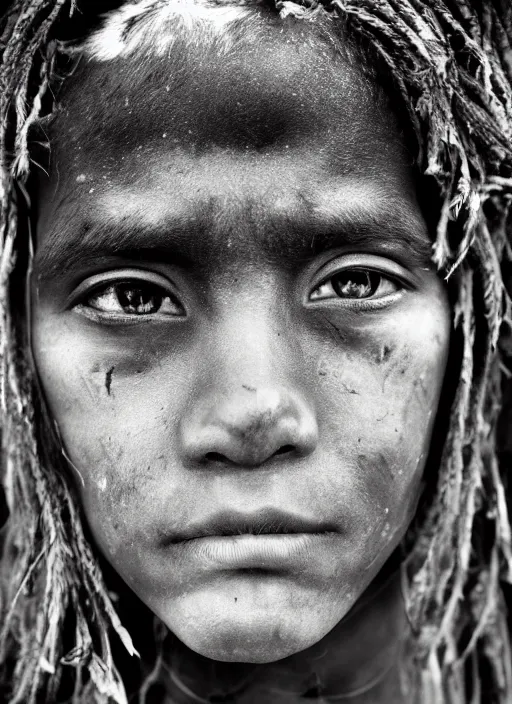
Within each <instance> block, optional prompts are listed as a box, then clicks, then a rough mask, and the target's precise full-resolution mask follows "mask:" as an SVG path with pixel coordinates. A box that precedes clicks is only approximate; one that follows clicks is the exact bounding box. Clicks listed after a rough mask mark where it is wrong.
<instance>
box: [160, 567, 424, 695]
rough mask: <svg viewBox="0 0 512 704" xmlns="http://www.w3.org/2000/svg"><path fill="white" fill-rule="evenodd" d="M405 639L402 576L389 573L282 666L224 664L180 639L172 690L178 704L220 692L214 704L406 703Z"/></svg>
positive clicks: (172, 655) (171, 655) (172, 663)
mask: <svg viewBox="0 0 512 704" xmlns="http://www.w3.org/2000/svg"><path fill="white" fill-rule="evenodd" d="M405 634H406V619H405V613H404V607H403V601H402V596H401V590H400V574H399V572H394V573H393V574H391V575H389V573H388V575H387V576H382V577H381V579H380V580H377V581H376V582H375V583H374V584H372V585H371V586H370V587H369V588H368V590H367V591H366V592H365V594H364V595H363V596H362V597H361V599H360V600H359V601H358V603H357V604H356V605H355V606H354V608H353V609H352V610H351V611H350V612H349V614H347V616H346V617H345V618H344V619H343V620H342V621H340V623H339V624H338V625H337V626H336V627H335V628H334V629H333V630H332V631H331V632H330V633H328V634H327V635H326V636H325V637H324V638H323V639H322V640H321V641H319V642H318V643H316V644H315V645H314V646H313V647H311V648H308V649H307V650H304V651H302V652H300V653H296V654H295V655H293V656H291V657H288V658H285V659H284V660H280V661H278V662H273V663H267V664H264V665H252V664H247V663H225V662H217V661H213V660H210V659H208V658H204V657H202V656H200V655H198V654H197V653H194V652H193V651H191V650H189V649H188V648H187V647H186V646H185V645H183V644H182V643H180V642H179V641H177V640H176V639H174V642H173V644H172V647H171V648H170V649H169V652H168V653H167V656H168V662H169V665H168V666H167V667H166V673H167V674H166V677H168V683H167V685H168V686H167V687H166V689H167V690H168V691H169V692H172V696H173V701H175V702H179V704H191V703H192V702H200V701H201V700H204V701H209V697H210V696H211V695H213V694H215V695H216V698H215V701H219V702H221V701H226V702H227V701H230V702H236V703H237V704H253V703H256V702H261V701H265V702H268V704H281V703H283V704H284V703H285V702H286V704H291V702H295V701H297V702H298V701H299V700H301V698H303V697H306V698H310V699H313V700H314V699H315V698H316V699H317V701H318V700H321V701H324V702H330V701H333V702H334V701H336V700H337V699H339V701H340V702H344V701H347V702H349V703H350V704H363V703H364V704H373V703H375V704H377V702H383V701H393V702H394V703H395V704H399V703H400V702H401V701H406V700H405V699H403V695H402V694H401V693H400V682H399V675H400V673H399V660H400V649H401V644H402V642H403V639H404V635H405ZM187 690H188V692H189V693H190V694H188V693H187ZM294 695H295V696H294ZM409 701H410V700H409Z"/></svg>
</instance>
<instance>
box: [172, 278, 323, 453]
mask: <svg viewBox="0 0 512 704" xmlns="http://www.w3.org/2000/svg"><path fill="white" fill-rule="evenodd" d="M225 308H226V310H222V307H221V310H220V312H219V319H218V321H217V323H216V324H215V325H213V326H212V328H214V329H212V331H211V335H210V337H209V343H208V348H209V354H208V355H205V365H204V370H203V375H202V380H203V383H202V384H201V387H200V389H198V391H197V393H196V395H195V397H194V399H193V402H192V404H191V406H190V408H189V409H188V412H187V414H186V416H185V417H184V419H183V420H182V424H181V437H182V447H183V453H184V455H185V459H186V460H188V461H193V462H202V463H204V462H205V461H206V462H208V461H217V462H219V461H220V462H225V463H227V464H238V465H244V466H257V465H260V464H262V463H264V462H266V461H267V460H269V459H270V458H272V457H274V456H275V455H277V454H283V453H287V454H295V455H300V456H303V455H306V454H309V453H310V452H311V451H313V449H314V447H315V446H316V442H317V435H318V429H317V423H316V414H315V408H314V403H313V399H312V398H310V397H309V394H308V392H307V384H306V383H305V379H306V374H305V370H301V369H299V368H298V367H300V366H301V360H300V355H298V353H297V349H296V346H295V348H294V345H293V344H292V343H291V340H290V339H289V335H288V334H287V328H286V326H287V325H288V324H289V322H288V321H287V319H286V318H285V314H284V313H283V312H282V311H284V310H285V307H281V306H279V305H278V303H277V302H276V301H274V300H272V296H271V295H269V292H268V290H267V291H266V292H264V293H263V292H262V295H261V297H259V298H258V299H257V300H255V298H254V296H249V297H246V296H245V295H241V296H239V297H237V301H236V303H232V304H231V305H230V304H229V302H227V303H226V306H225ZM302 364H303V361H302Z"/></svg>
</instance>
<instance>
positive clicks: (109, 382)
mask: <svg viewBox="0 0 512 704" xmlns="http://www.w3.org/2000/svg"><path fill="white" fill-rule="evenodd" d="M114 369H115V367H110V369H109V370H108V371H107V373H106V374H105V388H106V390H107V394H108V395H109V396H110V390H111V388H112V374H113V373H114Z"/></svg>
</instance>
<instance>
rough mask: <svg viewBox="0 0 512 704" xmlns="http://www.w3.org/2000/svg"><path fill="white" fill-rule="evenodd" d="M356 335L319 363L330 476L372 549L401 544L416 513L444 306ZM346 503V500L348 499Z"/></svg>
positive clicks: (434, 403) (435, 397)
mask: <svg viewBox="0 0 512 704" xmlns="http://www.w3.org/2000/svg"><path fill="white" fill-rule="evenodd" d="M416 320H417V317H416V316H415V315H407V316H404V317H403V318H402V319H400V318H399V317H398V316H396V320H395V321H394V322H393V324H390V325H387V326H381V328H380V329H378V328H375V329H373V330H371V331H363V332H361V333H360V334H359V335H357V336H354V337H353V338H352V339H351V340H349V341H350V344H349V345H347V347H346V348H345V349H344V350H343V351H340V349H339V348H338V349H336V350H334V349H331V350H330V352H329V354H324V355H323V357H322V359H321V360H320V363H319V365H318V369H317V373H318V378H319V381H320V389H321V396H320V397H321V399H322V405H321V408H322V423H323V436H324V437H325V438H328V439H329V440H328V447H327V452H328V454H329V455H330V456H331V457H336V460H337V461H336V465H331V466H332V471H331V473H330V478H331V481H332V482H336V485H337V486H338V491H339V493H340V495H341V496H344V497H347V496H350V501H349V504H350V505H351V516H352V520H351V524H352V525H354V526H357V530H358V531H359V537H360V538H361V539H362V540H364V541H365V547H364V548H363V550H364V551H366V554H368V555H371V554H375V555H377V554H378V552H379V550H382V549H383V546H384V545H386V544H390V545H391V544H393V545H396V544H397V543H398V542H399V541H400V539H401V538H402V537H403V535H404V533H405V531H406V529H407V527H408V525H409V523H410V521H411V519H412V517H413V514H414V512H415V508H416V505H417V501H418V498H419V494H420V487H421V480H422V476H423V471H424V469H425V463H426V460H427V456H428V452H429V447H430V441H431V436H432V428H433V425H434V421H435V416H436V411H437V407H438V403H439V397H440V393H441V388H442V384H443V378H444V371H445V367H446V358H447V351H448V347H449V326H450V315H449V310H448V307H447V305H446V304H444V305H443V306H441V305H439V306H438V308H437V310H436V308H435V307H433V310H432V311H431V312H429V313H428V314H425V313H423V315H422V316H421V318H420V320H421V324H420V325H418V324H417V322H416ZM345 502H346V498H345Z"/></svg>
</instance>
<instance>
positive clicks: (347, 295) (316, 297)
mask: <svg viewBox="0 0 512 704" xmlns="http://www.w3.org/2000/svg"><path fill="white" fill-rule="evenodd" d="M399 289H400V286H399V285H398V284H397V283H395V282H394V281H392V280H391V279H390V278H388V277H387V276H384V275H383V274H379V272H377V271H371V270H369V269H345V270H343V271H340V272H338V273H336V274H334V275H333V276H330V277H329V278H328V279H326V280H325V281H324V282H323V283H321V284H320V285H319V286H317V287H316V288H315V289H314V290H313V291H312V292H311V295H310V300H312V301H321V300H326V299H329V298H343V299H350V300H354V299H355V300H362V299H365V298H383V297H384V296H389V295H390V294H392V293H396V291H398V290H399Z"/></svg>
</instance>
